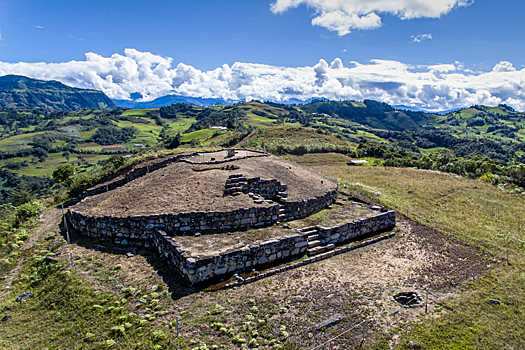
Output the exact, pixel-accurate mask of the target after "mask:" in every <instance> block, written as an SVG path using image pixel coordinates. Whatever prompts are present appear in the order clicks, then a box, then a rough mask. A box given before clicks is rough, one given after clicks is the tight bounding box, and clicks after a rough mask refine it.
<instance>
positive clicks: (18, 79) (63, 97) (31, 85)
mask: <svg viewBox="0 0 525 350" xmlns="http://www.w3.org/2000/svg"><path fill="white" fill-rule="evenodd" d="M0 108H15V109H23V108H46V109H51V110H56V111H73V110H77V109H82V108H95V109H113V108H117V105H115V103H114V102H113V101H112V100H111V99H110V98H109V97H107V96H106V95H105V94H104V93H103V92H101V91H97V90H87V89H79V88H74V87H70V86H67V85H64V84H62V83H60V82H58V81H54V80H51V81H43V80H36V79H31V78H27V77H24V76H20V75H4V76H2V77H0Z"/></svg>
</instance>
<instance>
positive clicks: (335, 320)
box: [314, 316, 345, 331]
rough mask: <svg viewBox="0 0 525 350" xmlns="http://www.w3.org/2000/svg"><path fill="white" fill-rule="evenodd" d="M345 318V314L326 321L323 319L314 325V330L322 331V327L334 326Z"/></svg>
mask: <svg viewBox="0 0 525 350" xmlns="http://www.w3.org/2000/svg"><path fill="white" fill-rule="evenodd" d="M344 319H345V316H336V317H333V318H331V319H329V320H326V321H323V322H321V323H318V324H316V325H315V326H314V330H316V331H320V330H321V329H323V328H327V327H330V326H333V325H335V324H337V323H339V322H341V321H342V320H344Z"/></svg>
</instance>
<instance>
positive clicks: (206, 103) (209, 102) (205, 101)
mask: <svg viewBox="0 0 525 350" xmlns="http://www.w3.org/2000/svg"><path fill="white" fill-rule="evenodd" d="M135 94H137V95H136V97H138V98H137V99H132V100H113V102H115V104H116V105H117V106H119V107H124V108H133V109H147V108H159V107H164V106H169V105H172V104H174V103H187V104H191V105H194V106H199V107H210V106H215V105H230V104H234V103H237V102H245V101H234V100H228V101H225V100H222V99H218V98H202V97H190V96H182V95H175V94H170V95H166V96H162V97H159V98H156V99H154V100H152V101H147V102H142V101H138V99H139V98H141V97H142V96H141V95H140V94H138V93H135ZM135 94H132V96H133V95H135ZM319 100H322V101H328V99H324V98H310V99H308V100H305V101H303V100H298V99H291V100H287V101H285V102H281V104H283V105H295V104H298V105H300V104H307V103H310V102H312V101H319Z"/></svg>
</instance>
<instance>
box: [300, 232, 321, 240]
mask: <svg viewBox="0 0 525 350" xmlns="http://www.w3.org/2000/svg"><path fill="white" fill-rule="evenodd" d="M301 233H302V234H303V235H308V237H312V236H317V234H318V233H319V232H317V230H314V231H306V232H301ZM315 239H317V238H315V237H313V239H311V240H315Z"/></svg>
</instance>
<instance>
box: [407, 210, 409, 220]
mask: <svg viewBox="0 0 525 350" xmlns="http://www.w3.org/2000/svg"><path fill="white" fill-rule="evenodd" d="M408 214H409V209H408V208H407V219H408Z"/></svg>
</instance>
